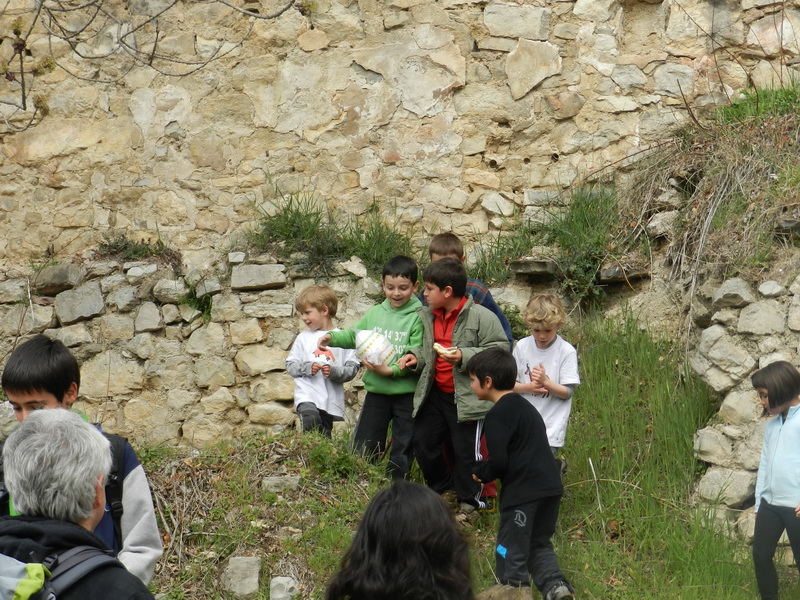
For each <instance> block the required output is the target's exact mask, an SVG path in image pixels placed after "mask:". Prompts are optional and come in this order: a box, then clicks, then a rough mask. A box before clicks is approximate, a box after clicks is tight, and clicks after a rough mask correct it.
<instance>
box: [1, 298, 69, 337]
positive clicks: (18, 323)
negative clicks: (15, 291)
mask: <svg viewBox="0 0 800 600" xmlns="http://www.w3.org/2000/svg"><path fill="white" fill-rule="evenodd" d="M55 324H56V313H55V311H54V310H53V307H52V306H39V305H38V304H15V305H13V306H11V308H9V309H8V310H5V311H4V310H2V309H0V331H2V333H3V334H4V335H6V336H17V335H27V334H29V333H41V332H43V331H44V330H45V329H48V328H50V327H54V326H55Z"/></svg>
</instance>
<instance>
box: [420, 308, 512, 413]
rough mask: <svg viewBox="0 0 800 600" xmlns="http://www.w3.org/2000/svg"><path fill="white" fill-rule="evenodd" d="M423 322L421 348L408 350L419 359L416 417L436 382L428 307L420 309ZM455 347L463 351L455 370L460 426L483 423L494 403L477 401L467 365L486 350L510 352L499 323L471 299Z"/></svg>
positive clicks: (455, 331) (455, 329) (460, 318)
mask: <svg viewBox="0 0 800 600" xmlns="http://www.w3.org/2000/svg"><path fill="white" fill-rule="evenodd" d="M417 314H418V315H419V318H420V320H421V321H422V326H423V335H422V346H418V347H416V348H411V349H410V350H409V352H410V353H412V354H413V355H414V356H415V357H416V358H417V364H416V366H415V367H414V368H413V371H414V372H417V373H420V378H419V383H418V384H417V391H416V392H415V393H414V416H416V415H417V412H419V408H420V406H422V404H423V402H425V400H426V399H427V397H428V393H429V392H430V391H431V388H432V387H433V383H434V380H435V374H436V373H435V365H436V351H435V350H434V349H433V314H432V313H431V309H430V307H428V306H420V307H419V308H417ZM453 346H456V347H457V348H458V349H459V350H461V355H462V359H461V363H460V364H458V365H456V366H455V367H454V368H453V383H454V386H455V398H456V410H457V412H458V422H459V423H463V422H465V421H475V420H477V419H482V418H483V417H484V415H485V414H486V413H487V412H489V409H490V408H491V407H492V403H491V402H487V401H485V400H478V398H477V397H476V396H475V394H474V393H473V392H472V389H471V388H470V385H469V374H468V373H467V363H469V359H471V358H472V357H473V356H475V355H476V354H477V353H478V352H480V351H481V350H486V349H487V348H495V347H496V348H505V349H508V338H507V337H506V334H505V331H504V330H503V326H502V325H501V324H500V320H499V319H498V318H497V316H496V315H495V314H494V313H493V312H492V311H490V310H488V309H486V308H484V307H483V306H480V305H479V304H475V303H474V302H473V301H472V298H470V297H468V298H467V303H466V304H465V305H464V307H463V308H462V309H461V312H460V313H459V314H458V317H457V318H456V323H455V326H454V327H453Z"/></svg>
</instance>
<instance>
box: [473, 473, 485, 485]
mask: <svg viewBox="0 0 800 600" xmlns="http://www.w3.org/2000/svg"><path fill="white" fill-rule="evenodd" d="M472 481H477V482H478V483H483V481H481V480H480V479H478V476H477V475H475V473H473V474H472Z"/></svg>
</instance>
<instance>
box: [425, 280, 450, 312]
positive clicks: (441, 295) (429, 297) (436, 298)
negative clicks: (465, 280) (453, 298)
mask: <svg viewBox="0 0 800 600" xmlns="http://www.w3.org/2000/svg"><path fill="white" fill-rule="evenodd" d="M446 289H448V288H445V290H446ZM445 290H443V289H442V288H440V287H439V286H438V285H434V284H432V283H428V282H427V281H426V282H425V288H424V289H423V291H422V293H423V294H424V295H425V300H426V302H427V303H428V306H430V307H431V308H432V309H437V308H442V307H443V306H444V305H445V303H446V302H447V298H448V297H449V296H448V294H447V292H446V291H445Z"/></svg>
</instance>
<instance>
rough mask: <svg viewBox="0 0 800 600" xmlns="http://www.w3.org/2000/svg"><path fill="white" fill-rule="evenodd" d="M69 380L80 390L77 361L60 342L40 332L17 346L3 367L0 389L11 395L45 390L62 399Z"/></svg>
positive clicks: (79, 372) (69, 382)
mask: <svg viewBox="0 0 800 600" xmlns="http://www.w3.org/2000/svg"><path fill="white" fill-rule="evenodd" d="M73 383H75V385H77V387H78V388H79V389H80V387H81V370H80V367H78V361H77V360H75V357H74V356H72V352H70V351H69V350H68V349H67V347H66V346H65V345H64V344H62V343H61V342H60V341H58V340H51V339H50V338H49V337H47V336H46V335H43V334H39V335H37V336H35V337H33V338H31V339H29V340H28V341H27V342H25V343H24V344H21V345H19V346H17V349H16V350H14V352H12V353H11V356H10V357H9V358H8V362H6V366H5V368H4V369H3V379H2V385H3V389H4V390H5V391H7V392H11V393H12V394H24V393H28V392H47V393H48V394H52V395H53V396H55V398H56V400H58V401H59V402H62V401H63V400H64V395H65V394H66V393H67V391H69V387H70V385H72V384H73Z"/></svg>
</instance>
